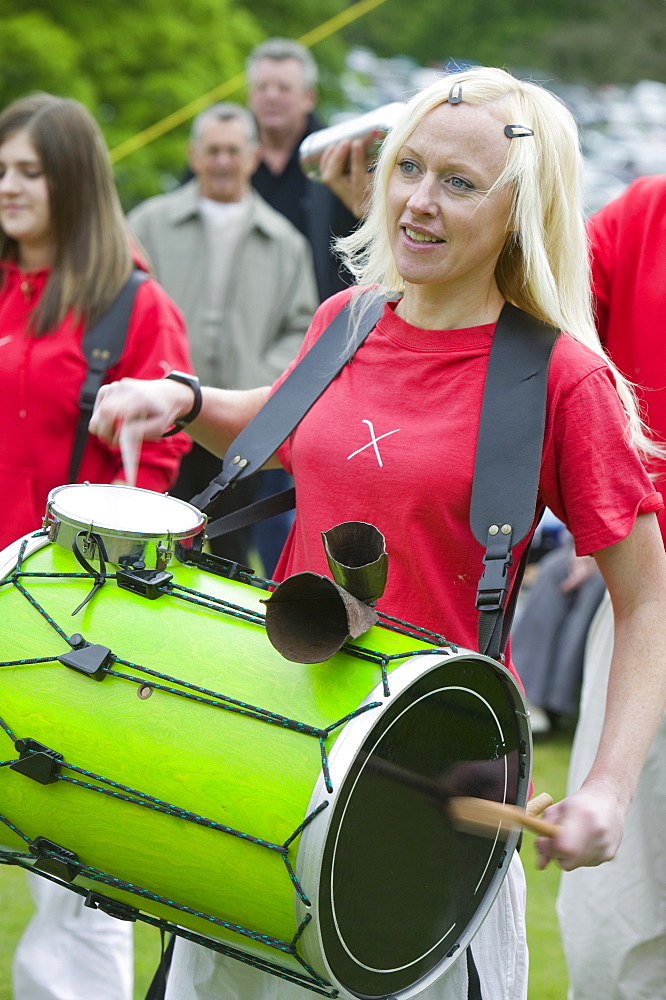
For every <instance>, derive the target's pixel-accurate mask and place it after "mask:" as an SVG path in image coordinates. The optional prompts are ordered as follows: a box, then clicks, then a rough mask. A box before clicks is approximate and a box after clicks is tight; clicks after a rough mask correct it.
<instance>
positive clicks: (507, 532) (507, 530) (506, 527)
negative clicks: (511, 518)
mask: <svg viewBox="0 0 666 1000" xmlns="http://www.w3.org/2000/svg"><path fill="white" fill-rule="evenodd" d="M512 530H513V529H512V527H511V525H510V524H503V525H502V534H503V535H510V534H511V532H512Z"/></svg>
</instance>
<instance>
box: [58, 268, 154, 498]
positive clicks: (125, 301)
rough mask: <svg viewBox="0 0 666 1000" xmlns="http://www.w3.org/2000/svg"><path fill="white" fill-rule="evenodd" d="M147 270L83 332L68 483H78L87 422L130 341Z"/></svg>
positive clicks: (136, 275)
mask: <svg viewBox="0 0 666 1000" xmlns="http://www.w3.org/2000/svg"><path fill="white" fill-rule="evenodd" d="M147 277H148V275H147V274H146V273H145V271H139V270H136V269H135V270H134V271H132V273H131V274H130V276H129V278H128V279H127V281H126V282H125V284H124V285H123V287H122V288H121V289H120V294H119V295H118V298H117V299H116V300H115V301H114V302H112V303H111V305H110V306H109V308H108V309H107V311H106V312H105V313H104V315H103V316H101V317H100V319H99V320H98V321H97V323H96V324H95V326H94V327H93V328H92V330H86V332H85V333H84V335H83V341H82V344H81V349H82V350H83V354H84V357H85V358H86V361H87V362H88V369H87V371H86V375H85V378H84V380H83V383H82V385H81V389H80V391H79V398H78V406H79V419H78V421H77V424H76V431H75V432H74V444H73V446H72V454H71V457H70V461H69V480H68V481H69V482H70V483H75V482H76V478H77V476H78V474H79V468H80V467H81V460H82V458H83V452H84V450H85V446H86V440H87V438H88V424H89V423H90V418H91V416H92V412H93V407H94V406H95V399H96V397H97V393H98V392H99V389H100V386H101V384H102V382H103V381H104V378H105V377H106V373H107V371H108V370H109V368H111V367H113V365H115V364H117V362H118V361H119V360H120V356H121V354H122V353H123V349H124V347H125V341H126V340H127V329H128V326H129V321H130V316H131V315H132V309H133V308H134V299H135V297H136V293H137V289H138V287H139V285H140V284H141V283H142V282H143V281H145V280H146V278H147Z"/></svg>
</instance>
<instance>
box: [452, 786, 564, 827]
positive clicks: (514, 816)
mask: <svg viewBox="0 0 666 1000" xmlns="http://www.w3.org/2000/svg"><path fill="white" fill-rule="evenodd" d="M544 794H545V793H544ZM551 801H552V800H551ZM544 808H545V806H544ZM448 811H449V816H450V817H451V819H452V820H453V823H454V825H455V826H457V827H459V828H460V829H464V830H468V831H469V832H473V833H480V834H486V835H488V836H494V835H495V834H496V833H497V830H498V829H500V830H511V829H513V828H514V827H516V826H521V827H523V828H526V829H528V830H532V831H533V832H534V833H538V834H539V835H540V836H542V837H554V836H556V834H557V832H558V827H557V826H555V824H554V823H548V822H547V821H546V820H543V819H538V818H537V817H536V816H533V815H531V814H530V813H529V812H528V811H527V809H521V807H520V806H513V805H509V803H507V802H493V801H492V800H490V799H475V798H471V797H469V796H465V795H460V796H454V797H452V798H451V799H449V803H448Z"/></svg>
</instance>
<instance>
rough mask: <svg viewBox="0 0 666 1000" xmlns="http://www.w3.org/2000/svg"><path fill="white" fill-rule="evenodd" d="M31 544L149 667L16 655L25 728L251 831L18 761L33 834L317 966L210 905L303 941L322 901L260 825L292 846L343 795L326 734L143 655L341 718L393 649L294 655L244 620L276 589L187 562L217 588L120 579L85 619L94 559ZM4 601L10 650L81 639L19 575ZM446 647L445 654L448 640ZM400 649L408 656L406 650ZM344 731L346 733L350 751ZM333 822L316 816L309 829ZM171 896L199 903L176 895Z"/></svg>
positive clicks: (7, 711) (86, 629) (2, 689)
mask: <svg viewBox="0 0 666 1000" xmlns="http://www.w3.org/2000/svg"><path fill="white" fill-rule="evenodd" d="M30 544H31V545H37V546H39V548H38V551H36V552H35V553H34V555H31V556H30V557H29V558H28V559H27V561H26V563H25V564H24V567H23V568H24V569H25V570H26V571H28V572H30V573H45V574H49V577H48V578H46V577H45V578H41V577H38V576H35V577H34V578H30V579H29V581H28V580H24V583H25V585H26V586H29V590H30V593H31V594H32V595H33V596H34V598H35V599H36V600H37V601H38V602H39V604H40V605H41V606H43V608H44V609H45V610H46V611H47V613H48V615H49V616H50V617H51V619H52V620H53V621H55V622H57V623H58V624H59V625H60V626H61V628H63V630H65V631H66V632H67V633H68V634H70V630H71V632H74V631H76V632H80V633H81V634H83V635H84V636H85V638H86V639H87V640H88V641H90V642H93V643H100V644H102V645H104V646H107V647H109V648H110V649H111V650H112V651H113V653H114V654H115V655H116V656H117V657H119V658H120V659H121V660H122V661H125V662H124V663H121V664H115V665H114V670H115V671H117V672H118V673H124V674H126V675H127V676H128V677H134V678H135V680H127V679H125V678H123V677H117V676H107V677H105V678H104V679H103V680H102V681H100V682H97V681H95V680H93V679H91V678H90V677H87V676H84V675H82V674H79V673H78V672H76V671H73V670H71V669H68V668H67V667H65V666H63V665H62V664H61V663H60V662H58V661H57V660H56V661H55V662H50V663H26V664H17V665H16V666H13V667H11V666H10V667H7V666H3V667H2V668H0V705H1V706H2V709H1V710H0V716H2V718H3V719H4V720H5V722H6V723H7V724H8V726H9V727H10V728H11V730H12V732H13V733H14V735H15V736H17V737H21V738H28V737H29V738H32V739H35V740H38V741H39V742H41V743H43V744H45V745H46V746H48V747H50V748H51V749H53V750H55V751H57V752H58V753H61V754H62V755H63V756H64V758H65V760H66V761H67V762H68V763H74V764H76V765H77V766H79V767H80V768H82V769H84V770H85V771H86V772H88V774H87V775H79V774H76V775H70V776H72V777H75V778H76V779H77V780H80V781H82V782H84V783H86V784H88V785H93V786H99V782H98V781H97V780H96V779H95V778H93V777H90V775H103V776H105V777H106V778H109V779H111V780H112V781H114V782H116V783H118V785H122V786H126V787H127V788H131V789H139V790H140V791H142V792H143V793H144V794H145V795H149V796H152V797H154V798H156V799H159V800H161V801H163V802H165V803H168V804H170V805H175V806H177V807H180V808H182V809H187V810H189V811H190V812H192V813H193V814H197V815H200V816H203V817H206V818H208V819H210V820H212V821H214V822H216V823H218V824H222V825H224V826H226V827H230V828H232V829H233V830H236V831H239V832H241V833H243V834H244V835H247V836H243V837H236V836H233V835H232V834H231V833H224V832H221V831H219V830H213V829H208V828H206V827H204V826H200V825H196V824H194V823H188V822H185V821H183V820H182V819H179V818H176V817H174V816H171V815H164V814H163V813H161V812H158V811H155V810H153V809H151V808H143V807H140V806H137V805H136V804H135V803H133V802H127V801H125V800H124V798H123V797H122V795H123V793H122V792H121V791H119V790H115V791H114V792H113V794H99V793H95V792H94V791H92V790H91V789H90V788H87V787H82V786H81V785H74V784H71V783H69V782H65V781H58V782H55V783H53V784H50V785H47V786H41V785H39V784H38V783H36V782H34V781H32V780H30V779H29V778H26V777H25V776H24V775H20V774H16V773H14V772H10V771H9V769H8V768H3V769H0V801H1V802H2V810H1V811H2V812H3V813H4V814H5V815H10V816H11V817H12V820H13V822H14V823H15V824H16V826H17V827H19V829H21V830H23V832H25V833H26V834H27V835H28V836H29V837H30V838H33V839H34V838H35V837H39V836H41V837H46V838H48V839H49V840H51V841H54V842H55V843H57V844H60V845H61V846H63V847H66V848H68V849H70V850H72V851H74V852H76V854H77V855H78V857H79V859H80V860H81V861H82V862H83V863H85V864H87V865H90V866H91V867H93V868H96V869H100V870H101V871H104V872H110V873H112V874H113V876H114V877H115V878H119V879H122V880H126V881H127V882H130V883H133V884H135V885H138V886H140V887H143V888H144V889H146V890H147V891H148V892H149V893H152V894H154V895H156V896H158V897H160V899H164V900H165V902H164V903H163V902H159V901H156V900H145V899H139V900H137V897H136V896H135V895H133V894H130V893H127V892H124V891H123V890H120V889H117V888H115V887H114V886H113V885H107V884H100V883H97V882H95V881H89V882H88V881H87V880H85V879H83V878H81V877H79V878H77V880H76V884H77V885H82V884H83V885H86V886H88V887H89V888H90V889H92V890H93V891H95V892H100V893H102V894H104V895H108V896H110V897H112V898H116V899H119V900H121V901H124V902H127V903H128V904H129V905H131V906H137V905H139V906H141V908H142V909H145V910H146V911H147V912H149V913H153V914H155V915H156V916H158V917H164V918H165V919H167V920H170V921H172V922H176V923H179V924H181V925H182V926H184V927H187V928H190V929H191V930H193V931H195V932H196V933H200V934H203V935H205V936H209V937H210V936H214V937H216V938H218V939H220V940H222V941H224V942H226V943H227V944H230V945H231V946H232V947H234V948H237V949H240V950H242V951H246V952H248V953H249V954H256V955H259V956H261V957H262V958H264V959H267V960H269V961H271V962H275V961H277V963H278V964H279V965H281V966H283V967H285V968H293V969H294V970H297V971H300V972H302V969H301V967H300V966H299V965H298V963H296V961H295V960H294V959H293V958H292V957H291V956H289V955H288V954H285V953H283V952H279V951H276V950H275V949H273V948H269V947H267V946H265V945H263V944H262V943H261V941H260V940H257V938H255V937H248V936H247V935H245V934H243V933H240V932H239V931H233V930H231V929H225V928H222V927H220V926H216V925H215V924H212V923H211V921H210V920H208V919H207V918H206V917H205V916H203V915H207V914H212V915H213V916H215V917H216V918H218V919H219V920H223V921H228V922H229V923H230V924H233V925H234V926H237V927H238V928H246V929H248V928H249V929H251V930H253V931H254V932H256V934H258V935H261V934H265V935H267V936H268V937H270V938H274V939H278V940H281V941H284V942H290V941H291V940H292V938H293V936H294V934H295V932H296V929H297V927H298V923H299V921H300V918H301V916H302V915H303V912H304V911H303V905H304V904H303V903H302V901H300V900H298V898H297V897H295V894H294V886H293V884H292V881H291V880H290V879H289V877H288V873H287V871H286V868H285V865H284V862H283V858H282V856H281V855H280V853H278V852H277V851H275V850H270V849H269V848H267V847H266V846H261V845H260V844H258V843H256V842H255V840H259V841H265V842H266V843H269V844H273V845H275V846H280V845H282V844H283V843H284V842H285V841H287V840H288V839H289V838H290V837H292V836H293V834H294V833H295V831H296V830H297V829H298V827H299V826H300V824H301V823H302V822H303V821H304V819H305V818H306V817H307V816H308V815H309V814H310V813H311V812H312V810H313V808H315V807H316V804H317V802H318V801H320V800H321V798H322V796H325V794H326V789H325V788H323V789H322V782H323V777H322V765H321V756H320V745H319V741H318V739H317V738H316V737H314V736H311V735H304V733H303V732H300V731H295V730H294V729H293V728H289V727H288V726H281V725H273V724H269V723H267V722H263V721H259V720H258V719H257V718H256V715H253V714H252V713H251V712H250V711H249V710H248V709H247V708H242V707H241V706H235V707H236V708H239V710H238V711H229V710H226V709H223V708H217V707H211V706H210V705H205V704H203V702H202V701H196V700H192V699H189V698H182V697H178V696H177V695H174V694H173V693H171V692H169V691H168V690H161V689H160V685H162V686H163V687H164V688H172V689H173V690H176V691H177V690H181V691H182V690H184V689H183V687H182V685H180V684H178V682H177V681H167V680H164V679H160V680H157V679H155V678H152V677H150V676H148V675H145V674H141V673H140V671H138V670H136V669H135V668H134V667H132V666H131V664H139V665H143V666H146V667H148V668H149V669H152V670H156V671H159V672H160V673H163V674H166V675H168V676H170V677H172V678H179V679H181V680H187V681H189V682H190V683H193V684H195V685H197V686H198V687H199V688H203V689H208V690H210V691H215V692H222V693H223V694H224V695H225V696H227V697H228V698H234V699H237V701H238V702H240V703H242V706H248V705H252V706H259V707H260V708H263V709H266V710H268V711H270V712H272V713H276V714H279V715H282V716H284V718H285V719H287V720H294V721H296V722H303V723H304V724H306V725H308V726H311V727H313V728H315V729H318V728H321V729H327V728H328V727H330V726H333V725H335V724H336V722H338V721H339V720H343V719H344V718H345V717H346V716H348V715H349V714H352V713H354V712H355V711H356V710H357V709H358V708H359V706H361V705H362V704H363V703H364V702H365V703H368V702H370V701H373V699H376V698H377V695H378V691H379V696H380V697H381V689H382V685H381V683H380V677H381V675H380V671H379V669H378V664H377V662H376V660H375V661H369V660H364V659H359V658H356V657H352V656H349V655H347V654H346V653H344V652H342V653H339V654H337V655H336V656H335V657H333V658H332V659H331V660H330V661H327V662H326V663H323V664H314V665H312V664H311V665H307V666H305V665H300V664H294V663H290V662H288V661H286V660H284V659H283V658H282V657H281V656H280V655H279V654H278V653H277V652H276V651H274V650H273V649H272V647H271V646H270V644H269V643H268V641H267V638H266V635H265V633H264V631H263V628H262V627H261V626H259V625H257V624H256V622H254V621H246V620H244V617H243V609H245V610H246V611H248V612H250V613H252V614H254V613H255V612H261V610H262V606H261V604H260V599H261V597H262V596H264V595H263V594H262V591H261V590H258V589H256V588H254V587H249V586H246V585H244V584H241V583H237V582H232V581H229V580H225V579H223V578H220V577H217V576H212V575H211V574H209V573H204V572H202V571H200V570H198V569H196V568H194V567H189V566H183V565H177V566H174V567H172V568H171V569H172V572H173V573H174V580H175V581H176V582H177V583H178V585H179V586H181V587H184V588H188V589H189V590H190V591H193V592H194V593H195V594H199V595H202V596H201V599H200V603H197V604H190V603H189V602H185V603H183V602H181V601H177V600H176V599H174V598H172V597H170V596H168V595H165V596H163V597H160V598H158V599H157V600H156V601H148V600H146V599H145V598H142V597H139V596H137V595H135V594H133V593H130V592H128V591H126V590H121V589H120V588H119V587H117V585H116V583H115V581H113V580H109V581H107V583H106V584H105V586H104V588H103V589H102V591H101V592H100V593H98V594H96V595H95V597H94V598H93V599H92V601H91V602H90V603H89V604H87V605H86V606H85V608H84V609H83V610H82V611H81V613H80V614H78V615H77V616H76V618H74V619H72V618H71V612H72V611H73V610H74V608H75V607H77V606H78V604H79V603H80V602H81V600H82V599H83V597H84V596H85V595H86V593H87V592H88V591H89V589H90V585H91V580H90V578H89V577H83V576H78V575H77V576H63V577H56V576H51V574H78V573H80V567H79V566H78V564H77V563H76V561H75V560H74V557H73V556H72V554H71V553H69V552H68V551H66V550H65V549H61V548H60V547H58V546H55V545H52V544H48V543H45V542H44V540H39V541H37V542H34V541H33V542H31V543H30ZM13 549H14V552H15V551H16V549H17V546H14V547H13ZM10 562H13V559H10ZM218 598H219V599H223V600H226V601H228V602H229V603H230V604H231V605H234V606H235V607H236V608H238V609H239V610H238V611H234V610H233V609H232V610H231V611H230V612H229V613H225V614H220V612H219V611H217V610H214V609H212V608H210V607H206V606H205V605H206V603H207V602H208V603H210V602H211V600H212V601H214V600H215V599H218ZM0 600H4V602H5V603H4V606H3V610H4V615H3V620H4V621H5V622H6V623H7V624H6V627H5V631H4V635H3V640H2V653H1V654H0V659H2V661H5V662H6V661H18V660H22V659H24V660H30V659H38V658H41V657H48V656H58V655H61V654H62V653H65V652H67V651H68V649H69V646H68V645H67V643H66V642H65V641H64V640H63V639H62V638H61V637H60V636H59V635H58V634H57V632H56V631H55V630H54V629H53V627H52V625H50V624H49V622H48V621H47V620H46V619H45V618H44V616H43V615H40V614H39V613H38V612H36V611H35V608H34V606H33V605H31V604H30V603H29V602H28V601H27V600H26V599H25V598H24V597H23V595H22V594H20V593H19V592H18V591H17V590H16V588H14V587H11V586H9V585H7V586H5V587H3V588H2V589H0ZM197 600H199V599H197ZM363 645H364V646H368V647H370V648H371V649H374V650H379V651H380V652H381V654H382V655H386V656H392V655H398V654H400V653H404V654H406V655H407V654H409V653H411V652H413V651H418V650H419V649H428V648H429V647H428V645H427V644H426V643H424V642H421V641H419V640H416V639H415V638H414V637H413V636H409V635H404V634H398V633H395V632H390V631H386V630H383V629H373V630H372V632H371V633H369V634H368V635H367V636H364V637H363ZM435 658H439V659H441V654H437V657H432V659H435ZM425 659H430V657H428V658H424V660H425ZM395 663H396V666H397V671H398V672H399V671H400V669H401V667H402V666H404V660H400V659H397V660H396V661H395ZM128 664H129V665H128ZM390 666H391V665H390V664H389V667H390ZM422 669H425V667H422V666H421V665H419V667H418V670H422ZM392 675H393V674H392V671H391V670H390V669H389V677H391V676H392ZM396 677H397V673H396ZM142 684H148V685H149V686H151V685H152V693H151V695H150V697H148V698H145V699H144V698H141V697H139V696H138V693H139V690H140V688H141V686H142ZM397 687H400V685H397ZM144 693H145V692H144ZM189 693H190V694H192V693H193V692H189ZM196 696H197V697H200V698H202V699H203V698H206V697H208V696H206V695H204V694H203V693H199V695H196ZM366 714H367V716H368V718H369V717H370V715H371V713H366ZM363 718H364V717H363V716H359V717H358V718H357V719H355V720H352V721H351V722H350V723H347V724H346V725H345V726H340V727H338V728H336V729H334V730H333V731H332V732H331V733H330V735H329V736H328V737H327V738H326V741H325V744H326V748H327V752H328V753H329V754H330V756H331V762H332V767H333V768H334V771H335V768H337V771H335V773H336V781H337V780H338V778H337V774H338V773H340V774H342V773H344V770H345V769H346V768H347V767H348V763H347V762H346V761H345V758H346V757H349V755H350V753H351V756H352V757H353V749H352V750H351V751H350V749H349V747H350V746H351V747H353V746H358V743H357V739H358V737H357V736H355V735H354V732H353V730H354V729H355V728H356V729H358V728H359V726H361V728H363V724H362V723H361V719H363ZM0 740H2V741H3V742H2V744H0V745H2V746H3V749H2V750H1V751H0V757H1V758H2V759H6V758H7V757H9V756H11V749H12V748H11V743H10V742H9V740H8V739H7V740H5V739H4V736H3V733H2V731H0ZM336 744H337V745H338V746H339V747H341V748H343V749H341V750H340V751H339V752H338V763H337V764H336V763H335V760H336ZM523 784H524V782H523ZM106 790H107V791H109V789H108V787H107V789H106ZM317 823H318V821H314V822H313V823H312V824H311V827H310V828H309V831H308V833H307V835H308V836H310V835H311V833H310V832H311V831H315V830H316V829H317ZM0 829H2V828H0ZM248 837H249V838H254V839H248ZM0 839H3V840H4V841H5V842H9V846H10V847H12V848H13V849H19V848H21V847H25V844H24V843H23V841H21V840H20V839H19V838H16V837H13V835H11V833H9V831H7V835H5V836H4V837H2V838H0ZM311 839H312V837H311ZM320 839H321V838H320ZM314 840H315V841H316V840H317V835H315V837H314ZM298 844H299V838H297V839H296V840H295V841H294V845H293V848H292V849H291V862H292V864H293V866H294V867H295V868H297V869H298V872H299V875H300V874H301V872H307V871H308V869H310V870H312V867H313V865H314V867H315V868H316V864H317V862H316V860H314V861H313V858H312V857H310V858H306V857H304V856H302V855H301V852H300V849H299V846H298ZM314 853H316V852H314ZM311 854H313V852H311ZM313 857H314V854H313ZM308 877H309V876H308ZM304 888H305V891H306V892H308V891H309V887H308V886H305V885H304ZM166 901H175V902H176V903H179V904H181V905H183V906H186V907H187V908H188V911H187V912H184V911H182V910H177V911H176V910H174V909H173V908H171V907H170V906H169V905H168V903H167V902H166ZM295 909H298V911H299V912H298V916H296V915H295ZM190 911H192V912H190ZM197 914H201V915H200V916H198V915H197ZM306 948H307V951H308V958H309V960H310V961H313V956H314V964H315V968H317V971H318V972H319V973H320V974H323V975H326V974H327V973H329V970H328V969H327V968H325V967H324V968H322V966H321V963H320V964H319V966H317V961H316V960H317V954H318V946H317V945H316V944H314V945H312V944H310V945H307V944H306ZM343 992H344V990H343Z"/></svg>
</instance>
